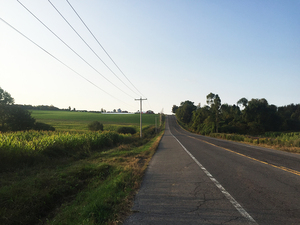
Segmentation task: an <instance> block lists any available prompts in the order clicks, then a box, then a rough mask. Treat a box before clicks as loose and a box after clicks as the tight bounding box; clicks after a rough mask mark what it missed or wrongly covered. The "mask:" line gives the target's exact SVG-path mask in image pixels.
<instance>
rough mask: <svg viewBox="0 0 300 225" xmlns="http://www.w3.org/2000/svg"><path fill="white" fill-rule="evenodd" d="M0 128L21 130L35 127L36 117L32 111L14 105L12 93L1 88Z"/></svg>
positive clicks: (2, 129) (3, 129)
mask: <svg viewBox="0 0 300 225" xmlns="http://www.w3.org/2000/svg"><path fill="white" fill-rule="evenodd" d="M0 124H1V127H0V130H1V131H19V130H29V129H34V125H35V119H34V118H32V117H31V113H30V112H29V111H28V110H26V109H23V108H21V107H20V106H16V105H14V99H13V98H12V97H11V95H10V94H9V93H8V92H6V91H4V90H3V89H2V88H0Z"/></svg>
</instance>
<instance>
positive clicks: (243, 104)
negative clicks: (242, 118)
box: [236, 98, 248, 107]
mask: <svg viewBox="0 0 300 225" xmlns="http://www.w3.org/2000/svg"><path fill="white" fill-rule="evenodd" d="M236 104H237V105H242V106H244V107H247V105H248V100H247V99H246V98H241V99H240V100H238V101H237V103H236Z"/></svg>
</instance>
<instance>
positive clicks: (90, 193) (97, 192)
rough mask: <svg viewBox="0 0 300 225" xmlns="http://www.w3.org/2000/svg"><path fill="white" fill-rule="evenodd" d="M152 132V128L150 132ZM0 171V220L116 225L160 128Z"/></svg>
mask: <svg viewBox="0 0 300 225" xmlns="http://www.w3.org/2000/svg"><path fill="white" fill-rule="evenodd" d="M150 133H152V132H150ZM150 133H149V135H147V132H145V137H144V139H143V141H140V140H139V139H136V141H133V142H131V143H124V144H121V145H119V146H118V147H115V148H112V149H108V148H106V149H102V150H101V151H91V152H88V153H86V152H85V154H83V155H80V156H79V155H76V157H62V158H55V160H54V159H53V160H51V161H49V162H47V163H37V164H34V163H33V164H32V165H26V166H24V167H22V168H16V169H15V170H10V171H4V172H2V173H1V174H0V224H7V225H9V224H119V223H120V221H122V219H123V218H124V217H125V215H127V214H128V213H129V211H130V200H131V198H132V196H133V194H134V192H135V190H136V189H137V188H138V187H139V184H140V181H141V179H142V176H143V173H144V170H145V168H146V166H147V163H148V162H149V160H150V158H151V156H152V155H153V154H154V152H155V150H156V148H157V146H158V144H159V141H160V138H161V137H162V135H163V131H162V132H161V133H160V134H158V135H156V136H155V137H153V136H152V135H150Z"/></svg>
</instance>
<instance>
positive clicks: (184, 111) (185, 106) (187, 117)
mask: <svg viewBox="0 0 300 225" xmlns="http://www.w3.org/2000/svg"><path fill="white" fill-rule="evenodd" d="M196 109H197V107H196V106H195V105H194V102H191V101H189V100H187V101H185V102H181V104H180V106H179V107H178V109H177V110H176V117H177V119H178V120H179V121H181V122H183V123H186V124H188V123H189V122H190V121H191V119H192V116H193V111H195V110H196Z"/></svg>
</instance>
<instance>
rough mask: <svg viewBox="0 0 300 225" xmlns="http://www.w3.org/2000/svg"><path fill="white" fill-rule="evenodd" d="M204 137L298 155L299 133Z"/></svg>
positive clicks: (179, 123) (210, 135)
mask: <svg viewBox="0 0 300 225" xmlns="http://www.w3.org/2000/svg"><path fill="white" fill-rule="evenodd" d="M177 123H178V125H179V126H181V127H182V128H183V129H185V130H187V131H189V132H193V133H195V132H194V131H193V130H192V129H190V128H189V127H187V126H186V125H185V124H183V123H181V122H179V121H178V120H177ZM206 136H209V137H214V138H219V139H224V140H228V141H235V142H241V143H245V144H250V145H257V146H261V147H266V148H271V149H274V150H280V151H285V152H292V153H298V154H300V147H299V146H300V132H291V133H286V132H285V133H281V132H268V133H266V134H265V135H262V136H251V135H242V134H227V133H211V134H208V135H206Z"/></svg>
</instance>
